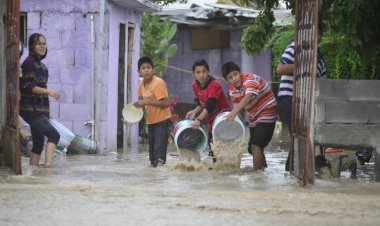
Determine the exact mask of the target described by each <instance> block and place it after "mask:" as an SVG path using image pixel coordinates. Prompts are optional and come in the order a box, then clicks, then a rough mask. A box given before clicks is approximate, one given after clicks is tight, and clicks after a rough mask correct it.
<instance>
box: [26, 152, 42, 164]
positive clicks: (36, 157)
mask: <svg viewBox="0 0 380 226" xmlns="http://www.w3.org/2000/svg"><path fill="white" fill-rule="evenodd" d="M40 157H41V156H40V155H37V154H34V153H33V152H30V159H29V164H30V165H31V166H38V163H39V162H40Z"/></svg>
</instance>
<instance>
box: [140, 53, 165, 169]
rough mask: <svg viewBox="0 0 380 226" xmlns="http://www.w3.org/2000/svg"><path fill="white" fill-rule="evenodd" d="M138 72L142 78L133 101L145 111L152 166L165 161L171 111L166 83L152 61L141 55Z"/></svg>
mask: <svg viewBox="0 0 380 226" xmlns="http://www.w3.org/2000/svg"><path fill="white" fill-rule="evenodd" d="M138 72H139V75H140V76H141V77H142V78H143V80H141V81H140V83H139V87H138V90H137V96H138V97H139V100H138V101H136V102H135V103H134V105H135V106H136V107H142V108H144V109H145V112H146V124H147V125H148V140H149V160H150V163H151V166H152V167H156V166H157V165H158V164H160V165H162V164H165V162H166V152H167V145H168V137H169V125H170V118H171V113H170V109H169V105H170V100H169V95H168V90H167V88H166V83H165V81H164V80H163V79H161V78H159V77H157V76H156V75H155V69H154V65H153V61H152V60H151V59H150V58H149V57H142V58H140V59H139V61H138Z"/></svg>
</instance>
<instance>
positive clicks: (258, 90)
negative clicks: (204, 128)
mask: <svg viewBox="0 0 380 226" xmlns="http://www.w3.org/2000/svg"><path fill="white" fill-rule="evenodd" d="M222 74H223V77H224V79H225V80H226V81H227V82H228V83H229V94H230V97H231V102H232V103H233V105H234V108H233V109H232V111H231V112H230V113H229V114H228V115H226V119H227V120H234V119H235V117H236V116H237V115H238V114H239V112H240V111H241V110H242V109H245V110H246V111H247V113H248V122H249V132H250V139H249V143H248V152H249V153H250V154H252V155H253V170H254V171H257V170H263V169H264V167H266V160H265V155H264V148H265V147H266V146H267V145H268V143H269V142H270V140H271V139H272V136H273V132H274V128H275V125H276V121H277V117H278V116H277V102H276V99H275V96H274V94H273V91H272V89H271V87H270V85H269V84H268V83H267V82H266V81H265V80H264V79H263V78H261V77H260V76H258V75H255V74H244V73H242V72H241V71H240V67H239V66H238V65H237V64H235V63H234V62H227V63H225V64H224V65H223V66H222Z"/></svg>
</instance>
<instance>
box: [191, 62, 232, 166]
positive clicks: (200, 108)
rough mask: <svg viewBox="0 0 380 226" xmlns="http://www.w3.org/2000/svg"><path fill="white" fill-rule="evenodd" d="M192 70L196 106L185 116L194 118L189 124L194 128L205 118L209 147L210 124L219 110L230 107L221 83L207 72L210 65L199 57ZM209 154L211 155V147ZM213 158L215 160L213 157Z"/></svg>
mask: <svg viewBox="0 0 380 226" xmlns="http://www.w3.org/2000/svg"><path fill="white" fill-rule="evenodd" d="M192 70H193V75H194V77H195V81H194V82H193V84H192V87H193V91H194V95H195V101H196V103H197V106H196V107H195V108H194V109H193V110H191V111H189V112H187V114H186V118H188V119H192V120H194V121H193V123H192V125H191V127H192V128H194V129H198V128H199V126H200V124H201V121H202V120H203V119H207V127H208V144H209V148H210V143H211V142H212V124H213V122H214V120H215V118H216V116H217V115H218V114H219V113H220V112H222V111H228V110H229V109H230V105H229V103H228V101H227V97H226V94H225V93H224V91H223V87H222V85H221V84H220V83H219V81H217V80H216V79H215V78H214V77H212V76H211V75H210V74H209V73H210V67H209V65H208V63H207V61H206V60H204V59H199V60H197V61H195V62H194V64H193V67H192ZM196 116H197V117H196ZM209 155H210V156H213V152H212V150H211V149H210V152H209ZM213 160H214V161H215V159H213Z"/></svg>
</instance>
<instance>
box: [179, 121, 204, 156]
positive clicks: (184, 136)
mask: <svg viewBox="0 0 380 226" xmlns="http://www.w3.org/2000/svg"><path fill="white" fill-rule="evenodd" d="M192 123H193V121H192V120H190V119H185V120H182V121H180V122H178V123H177V125H176V126H175V127H174V142H175V145H176V146H177V148H178V149H188V150H192V151H197V152H202V151H204V150H205V148H206V146H207V135H206V133H205V131H204V130H203V129H202V128H201V127H199V129H193V128H191V124H192Z"/></svg>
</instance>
